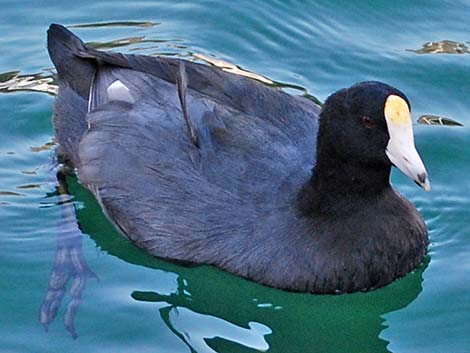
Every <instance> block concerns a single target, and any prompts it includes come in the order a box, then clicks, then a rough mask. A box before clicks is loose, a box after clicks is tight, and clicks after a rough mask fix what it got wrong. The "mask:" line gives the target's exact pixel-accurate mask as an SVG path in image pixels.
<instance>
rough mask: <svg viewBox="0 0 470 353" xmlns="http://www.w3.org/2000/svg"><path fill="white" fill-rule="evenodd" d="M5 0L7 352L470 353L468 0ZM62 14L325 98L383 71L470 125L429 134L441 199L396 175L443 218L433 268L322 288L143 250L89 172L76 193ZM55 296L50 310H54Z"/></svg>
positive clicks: (1, 25) (114, 39)
mask: <svg viewBox="0 0 470 353" xmlns="http://www.w3.org/2000/svg"><path fill="white" fill-rule="evenodd" d="M0 6H1V13H0V16H1V20H0V31H1V32H0V33H2V35H1V36H0V49H1V52H2V55H1V56H0V92H1V93H8V94H0V122H1V123H0V124H1V125H0V126H1V129H0V178H1V185H0V224H1V227H0V249H1V250H2V251H1V254H0V264H1V269H2V271H1V274H0V285H1V288H2V290H1V291H0V308H1V313H2V315H0V332H2V337H1V338H0V351H2V352H4V351H5V352H54V351H57V352H94V351H97V352H98V351H99V352H130V351H132V352H135V351H138V352H195V351H196V352H214V351H215V352H219V353H220V352H252V351H256V350H268V352H322V353H323V352H374V353H375V352H453V353H460V352H470V304H469V303H470V281H469V274H470V260H469V256H470V222H469V220H470V217H469V215H470V213H469V212H470V207H469V206H470V178H469V176H470V153H469V152H470V151H469V148H468V146H469V141H470V131H469V129H468V126H470V115H469V114H468V111H469V101H468V93H469V92H470V90H469V88H470V70H469V68H470V55H469V53H468V47H469V44H468V43H467V40H469V37H468V33H469V32H468V16H467V15H468V13H470V4H469V3H468V2H464V1H461V2H458V1H457V2H456V1H453V2H445V1H439V2H438V1H426V2H424V1H416V2H413V3H410V2H407V1H395V2H390V1H374V2H366V1H354V2H350V1H318V2H308V3H307V2H302V1H239V2H230V3H228V2H222V1H218V2H214V1H198V2H196V1H194V2H180V1H158V2H156V1H143V0H141V1H135V2H130V1H113V2H111V1H101V2H96V1H86V0H77V1H75V2H73V3H65V2H56V1H51V0H41V1H36V0H35V1H33V0H30V1H23V2H21V4H20V3H18V2H16V1H10V0H2V1H1V3H0ZM51 22H58V23H63V24H66V25H74V27H75V28H74V29H73V30H74V31H75V32H76V33H78V34H79V35H80V36H81V37H82V38H84V39H85V40H86V41H88V42H90V43H92V45H94V46H95V47H99V48H103V49H111V48H116V50H121V51H126V52H132V53H143V54H166V55H177V56H182V57H186V58H188V59H191V60H202V61H209V62H211V63H212V64H217V65H218V66H223V67H225V69H228V70H241V69H243V70H248V71H250V72H256V73H257V74H259V75H261V76H259V77H258V79H261V80H264V79H267V80H272V82H268V83H270V84H274V85H283V86H285V87H288V86H291V87H292V88H294V90H292V92H294V93H297V94H310V95H312V96H315V97H318V98H319V99H320V100H324V99H325V98H326V97H327V96H328V94H329V93H331V92H333V91H335V90H337V89H339V88H342V87H345V86H348V85H351V84H352V83H354V82H356V81H362V80H371V79H377V80H381V81H385V82H387V83H390V84H392V85H394V86H396V87H398V88H400V89H402V90H403V91H404V92H405V93H406V94H407V95H408V97H409V98H410V100H411V102H412V106H413V112H414V115H415V118H416V119H417V118H418V117H419V116H421V115H436V116H438V117H447V118H450V119H453V120H456V121H458V122H460V123H462V124H463V127H446V126H425V125H417V126H416V129H415V131H416V142H417V145H418V148H419V149H420V151H421V153H422V155H423V158H424V160H425V162H426V164H427V168H428V171H429V173H430V175H431V182H432V186H433V190H432V192H431V193H424V192H423V191H422V190H420V189H418V188H417V187H416V186H415V185H412V184H411V182H410V181H409V180H407V179H406V178H405V177H403V176H402V175H401V174H400V173H399V172H395V173H394V174H393V182H394V184H395V186H396V188H397V189H398V190H400V192H402V193H403V194H405V195H406V196H407V197H408V198H409V199H411V200H412V201H413V202H414V203H415V204H416V205H417V206H418V208H419V210H420V211H421V213H422V214H423V216H424V218H425V220H426V222H427V224H428V226H429V229H430V237H431V245H430V252H429V256H428V258H427V261H426V263H425V264H424V265H423V266H422V267H421V268H420V269H418V270H416V271H415V272H414V273H412V274H410V275H408V276H406V277H405V278H403V279H401V280H399V281H396V282H395V283H393V284H391V285H389V286H387V287H385V288H382V289H379V290H376V291H373V292H370V293H357V294H352V295H342V296H315V295H309V294H293V293H287V292H283V291H279V290H274V289H270V288H266V287H263V286H260V285H257V284H254V283H251V282H248V281H245V280H243V279H240V278H237V277H234V276H231V275H229V274H226V273H224V272H222V271H219V270H216V269H214V268H209V267H204V266H203V267H197V268H183V267H179V266H177V265H174V264H169V263H166V262H164V261H161V260H157V259H154V258H152V257H150V256H148V255H146V254H145V253H143V252H142V251H140V250H138V249H136V248H135V247H134V246H133V245H132V244H130V243H129V242H128V241H126V240H125V239H123V238H122V237H121V236H120V235H119V234H118V233H117V232H116V231H115V230H114V229H113V227H112V226H111V225H110V223H109V222H108V221H107V220H106V218H105V217H104V216H103V214H102V213H101V210H100V208H99V205H98V204H97V203H96V201H95V200H94V198H93V197H92V196H91V194H90V193H89V192H88V191H86V190H85V189H84V188H83V187H82V186H80V185H79V184H78V183H77V181H76V180H75V179H74V177H68V179H67V183H66V184H64V185H65V186H64V185H62V186H59V185H58V182H57V180H56V177H55V169H54V164H53V156H54V153H53V147H54V144H53V134H52V126H51V120H50V118H51V112H52V104H53V94H54V92H55V85H54V80H53V78H52V76H51V71H50V70H51V66H52V64H51V63H50V61H49V58H48V55H47V52H46V49H45V31H46V29H47V27H48V25H49V23H51ZM96 23H98V24H99V25H95V24H96ZM220 61H223V62H224V63H220ZM228 63H232V64H234V65H235V66H233V65H232V66H231V65H230V64H228ZM281 82H282V84H280V83H281ZM286 85H287V86H286ZM286 89H288V90H289V91H291V89H290V88H286ZM35 91H36V92H35ZM44 92H47V93H44ZM307 92H308V93H307ZM438 120H439V119H436V121H438ZM66 188H68V190H65V189H66ZM66 191H68V193H69V194H70V196H68V195H67V193H65V192H66ZM77 220H78V224H79V225H80V228H79V227H78V225H77V223H76V221H77ZM58 263H62V264H64V263H66V264H68V266H65V267H64V266H62V267H61V268H62V269H63V268H66V269H67V271H64V270H62V272H60V271H58V270H57V267H54V264H58ZM286 266H288V264H286ZM41 305H42V306H41ZM54 305H56V306H57V310H58V311H57V316H56V317H55V319H54V320H52V319H53V316H52V315H49V316H44V313H45V312H48V313H49V314H50V313H53V312H54V310H55V306H54ZM40 313H42V314H43V315H42V316H41V315H40ZM73 318H74V319H73ZM41 322H42V324H41ZM45 328H47V332H46V330H45ZM73 337H76V339H74V338H73Z"/></svg>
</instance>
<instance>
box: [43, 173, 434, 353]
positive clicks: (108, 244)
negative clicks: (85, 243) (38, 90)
mask: <svg viewBox="0 0 470 353" xmlns="http://www.w3.org/2000/svg"><path fill="white" fill-rule="evenodd" d="M60 179H63V177H61V178H59V180H60ZM60 185H61V186H59V189H61V190H62V191H64V190H65V189H66V188H65V184H63V183H62V181H61V182H60ZM67 186H68V188H69V190H70V192H71V194H72V195H73V197H74V201H78V202H81V203H83V204H84V205H85V206H86V207H80V208H77V209H75V208H74V207H73V203H72V202H70V197H69V196H67V195H66V196H64V195H62V196H61V197H62V200H63V201H62V205H61V207H62V208H63V215H64V220H62V221H61V222H63V223H61V227H63V229H64V230H61V231H60V232H59V235H58V246H57V255H56V259H55V263H54V268H53V270H52V272H51V278H50V280H49V288H48V291H47V294H46V297H45V300H44V302H43V304H42V306H41V310H40V311H41V322H42V323H43V324H44V325H45V326H46V327H47V326H48V325H49V324H50V323H51V322H52V321H53V320H54V318H55V316H56V315H57V310H58V308H59V306H60V305H61V301H62V300H63V299H64V295H65V291H66V289H65V288H66V286H67V283H68V282H72V283H73V284H72V286H71V291H70V292H71V300H70V302H69V304H68V307H67V309H66V311H65V316H64V324H65V327H66V328H67V329H68V330H69V331H70V332H71V334H72V336H74V337H76V333H75V330H74V325H73V322H74V318H75V315H76V314H77V308H78V305H79V304H80V298H81V296H82V294H83V290H84V289H85V283H86V281H87V279H89V278H90V277H94V274H93V273H92V272H91V270H90V269H89V268H88V266H87V264H86V261H85V259H84V257H83V255H82V233H81V231H80V229H79V228H78V226H77V219H79V220H80V225H81V227H82V228H83V230H84V232H85V233H87V234H89V235H90V237H91V239H92V240H93V241H94V242H95V243H96V245H97V246H98V247H99V248H101V249H103V250H105V251H106V252H107V253H108V254H110V255H112V256H117V257H118V258H120V259H122V260H124V261H126V262H127V263H131V264H137V265H139V266H144V267H149V268H155V269H160V270H163V271H167V272H170V273H174V274H176V275H177V283H176V284H177V289H176V290H173V291H171V292H170V293H168V292H167V291H166V290H161V289H160V287H161V286H160V285H159V284H158V283H155V289H154V288H150V291H148V288H146V290H147V291H134V292H132V294H131V296H132V298H133V299H135V300H137V301H139V302H148V303H150V302H151V304H149V308H151V309H155V308H156V309H158V313H159V315H160V317H161V319H162V321H163V322H164V323H165V324H166V326H167V327H168V329H169V330H170V331H171V332H172V333H173V334H174V335H175V336H177V337H178V338H179V339H180V340H181V341H182V342H184V344H185V345H186V346H188V348H189V349H190V350H191V351H192V352H212V353H213V352H214V351H220V352H227V351H228V352H233V351H239V350H241V351H243V350H244V349H247V348H244V347H251V348H255V349H258V350H266V349H269V350H272V351H280V352H284V351H286V349H287V348H286V347H290V348H292V349H291V350H290V351H299V352H301V351H302V352H310V351H312V347H315V349H314V350H313V351H315V352H322V353H326V352H351V353H353V352H357V353H359V352H361V353H364V352H371V353H372V352H374V353H379V352H389V350H388V349H387V345H388V342H387V341H386V340H383V339H381V338H380V337H381V332H382V330H383V329H384V328H385V327H386V326H385V325H384V321H385V320H384V318H383V315H384V314H386V313H389V312H392V311H396V310H400V309H402V308H405V307H406V306H408V305H409V304H410V303H411V302H413V301H414V300H415V299H416V297H417V296H418V295H419V293H420V292H421V290H422V285H421V283H422V273H423V271H424V270H425V268H426V265H427V264H425V265H423V266H421V267H420V268H419V269H418V270H416V271H414V272H413V273H411V274H409V275H408V276H406V277H405V278H404V279H401V280H399V281H397V282H395V283H393V284H391V285H389V286H387V287H385V288H382V289H379V290H376V291H372V292H368V293H356V294H352V295H340V296H335V295H326V296H325V295H311V294H295V293H288V292H285V291H281V290H274V289H271V288H266V287H263V286H259V285H256V284H254V283H252V282H249V281H246V280H243V279H240V278H237V277H234V276H231V275H229V274H226V273H224V272H222V271H220V270H216V269H213V268H210V267H207V266H202V267H195V268H186V267H182V266H177V265H175V264H172V263H169V262H166V261H162V260H158V259H155V258H153V257H151V256H147V255H145V254H144V253H143V252H142V251H140V250H138V249H137V248H136V247H135V246H133V245H132V244H130V243H129V242H127V241H122V238H121V237H120V236H118V234H117V233H116V231H115V229H114V228H113V227H112V226H111V225H110V224H109V222H107V221H105V219H104V216H103V214H102V213H101V211H100V206H99V204H98V203H97V202H96V201H95V200H94V198H93V196H92V195H91V194H90V193H89V192H88V191H86V190H85V189H84V188H83V187H82V186H80V185H79V184H78V183H77V181H76V178H75V177H67ZM161 292H164V293H165V294H160V293H161ZM268 304H269V305H268ZM254 321H256V322H254ZM258 322H262V324H260V323H258ZM271 332H272V334H270V333H271ZM212 338H215V340H213V339H212ZM230 341H234V342H236V343H238V344H239V345H235V346H238V347H239V348H238V350H237V348H235V346H234V345H233V344H232V343H230ZM267 341H269V346H268V343H267ZM231 344H232V345H231ZM230 345H231V346H230ZM227 346H230V347H229V348H227ZM221 347H222V348H221Z"/></svg>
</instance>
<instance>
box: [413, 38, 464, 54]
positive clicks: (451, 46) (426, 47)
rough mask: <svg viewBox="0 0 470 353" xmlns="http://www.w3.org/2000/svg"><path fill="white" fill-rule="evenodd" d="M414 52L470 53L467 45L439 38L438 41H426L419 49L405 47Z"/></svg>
mask: <svg viewBox="0 0 470 353" xmlns="http://www.w3.org/2000/svg"><path fill="white" fill-rule="evenodd" d="M407 50H408V51H412V52H414V53H416V54H466V53H470V51H469V49H468V47H467V45H465V44H464V43H460V42H454V41H452V40H441V41H440V42H427V43H424V44H423V47H422V48H421V49H417V50H413V49H407Z"/></svg>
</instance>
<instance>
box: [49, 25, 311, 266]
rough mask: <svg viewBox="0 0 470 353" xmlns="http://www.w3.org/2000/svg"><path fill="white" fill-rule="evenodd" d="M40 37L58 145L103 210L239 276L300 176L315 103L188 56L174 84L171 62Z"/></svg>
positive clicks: (59, 33) (63, 35) (169, 251)
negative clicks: (54, 88) (54, 91)
mask: <svg viewBox="0 0 470 353" xmlns="http://www.w3.org/2000/svg"><path fill="white" fill-rule="evenodd" d="M64 43H65V44H64ZM48 45H49V52H50V53H51V57H52V59H53V61H54V63H55V65H56V67H57V69H58V74H59V84H60V88H59V99H58V101H57V103H56V108H55V117H54V123H55V128H56V132H57V135H58V137H59V143H60V144H61V145H63V146H65V148H66V149H67V151H66V152H68V154H69V155H70V156H71V157H72V163H73V165H75V166H76V167H77V169H78V176H79V180H80V181H81V182H82V183H83V184H85V185H86V186H87V187H88V188H89V189H90V190H91V191H92V192H93V193H94V194H95V196H96V197H97V199H98V200H99V201H100V203H101V204H102V206H103V210H104V211H105V212H106V213H107V214H108V216H109V218H110V219H111V220H112V221H113V222H114V223H116V225H117V226H118V227H119V228H120V229H121V230H122V231H123V232H124V233H125V234H126V235H127V236H128V237H129V238H130V239H131V240H133V241H134V242H135V243H136V244H137V245H138V246H140V247H142V248H144V249H146V250H147V251H149V252H150V253H152V254H154V255H156V256H159V257H164V258H170V259H177V260H182V261H190V262H197V263H209V264H215V265H217V266H219V267H222V268H226V269H228V270H229V271H231V272H234V273H238V274H241V273H240V272H241V271H242V270H241V269H240V270H238V269H237V268H234V267H233V266H241V264H242V261H240V259H241V258H243V257H246V254H247V253H248V251H254V250H253V249H256V248H259V246H260V244H262V243H263V242H262V241H260V239H259V237H258V235H260V236H261V235H266V234H267V232H268V233H269V230H266V229H263V230H260V227H263V226H265V225H271V224H279V222H281V220H279V219H278V220H277V223H276V222H275V223H273V222H270V220H269V218H270V217H274V218H280V214H281V213H280V211H279V210H280V209H287V208H289V207H290V205H291V204H292V200H293V198H295V197H296V192H297V191H298V189H299V188H300V186H301V185H302V183H304V182H305V181H306V179H307V178H308V177H309V175H310V169H311V168H312V166H313V165H314V156H315V147H316V146H315V145H316V133H317V129H318V121H317V118H318V111H319V108H318V106H316V105H315V104H314V103H312V102H310V101H308V100H306V99H303V98H299V97H293V96H290V95H288V94H286V93H284V92H282V91H280V90H277V89H274V88H270V87H266V86H265V85H262V84H260V83H258V82H256V81H253V80H251V79H248V78H244V77H240V76H236V75H233V74H229V73H225V72H222V71H221V70H219V69H216V68H212V67H208V66H204V65H200V64H195V63H189V62H185V63H184V65H185V77H184V79H183V80H180V83H179V85H178V75H180V71H178V70H180V67H181V64H180V63H181V61H179V60H174V59H165V58H152V57H144V56H133V55H122V54H116V53H103V52H99V51H95V50H92V49H89V48H87V47H86V46H84V45H83V43H82V42H81V41H79V40H78V38H77V37H75V36H73V34H71V33H70V32H69V31H67V30H66V29H65V28H63V27H61V26H55V25H53V26H51V28H50V30H49V39H48ZM69 59H70V61H67V60H69ZM66 62H70V63H72V64H73V65H69V64H67V63H66ZM82 64H83V65H82ZM80 65H82V66H80ZM74 70H76V72H78V74H79V75H78V76H77V75H75V73H74ZM72 76H73V78H72ZM183 81H184V84H182V82H183ZM87 87H88V88H87ZM182 94H183V95H184V102H183V100H182V99H181V98H182V97H181V95H182ZM87 102H88V103H87ZM77 105H80V108H79V109H78V108H77ZM183 106H185V109H183V108H182V107H183ZM183 110H186V114H187V116H185V113H184V111H183ZM87 111H88V113H87ZM71 112H73V113H74V114H69V113H71ZM77 112H79V113H77ZM80 114H83V118H82V119H83V123H80V124H76V122H72V121H70V117H73V118H74V119H79V118H80V117H79V116H78V115H80ZM185 118H188V119H190V121H191V124H192V125H193V126H194V130H195V131H196V133H197V136H198V143H197V144H195V143H194V139H192V138H191V136H190V135H191V134H188V124H187V123H186V121H185ZM77 136H78V137H77ZM287 221H289V220H287ZM251 258H252V259H255V260H256V258H257V257H253V256H252V257H251ZM232 259H233V261H232ZM265 260H266V259H265ZM253 261H254V260H253ZM260 261H261V258H260ZM248 267H250V266H248ZM256 267H257V268H261V267H260V266H253V268H256ZM245 270H246V269H245Z"/></svg>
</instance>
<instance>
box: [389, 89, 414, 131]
mask: <svg viewBox="0 0 470 353" xmlns="http://www.w3.org/2000/svg"><path fill="white" fill-rule="evenodd" d="M384 114H385V118H386V119H387V120H389V121H390V122H392V123H394V124H400V125H401V124H411V115H410V110H409V109H408V104H406V102H405V100H404V99H403V98H401V97H398V96H395V95H393V94H392V95H390V96H388V98H387V100H386V102H385V109H384Z"/></svg>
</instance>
